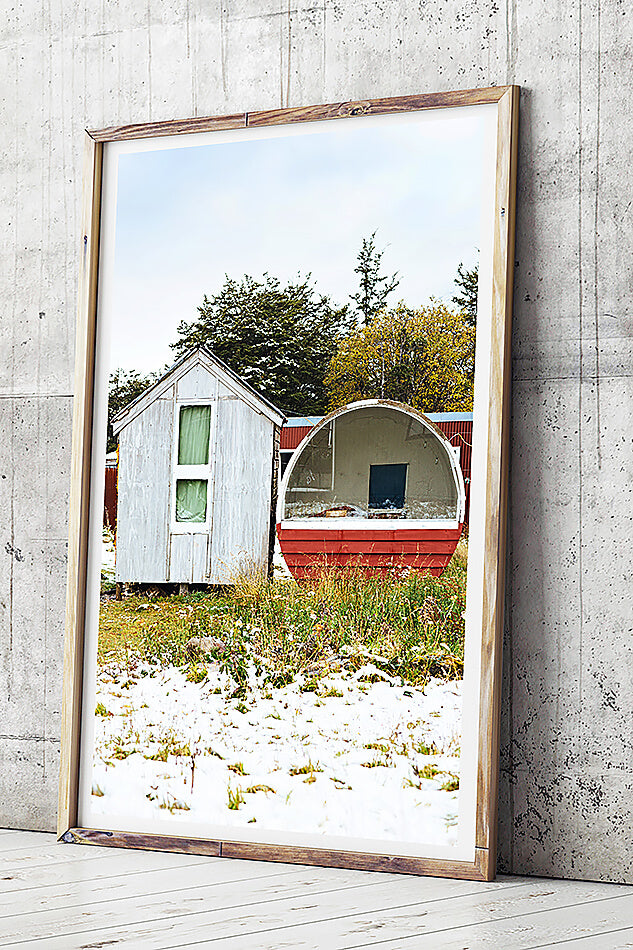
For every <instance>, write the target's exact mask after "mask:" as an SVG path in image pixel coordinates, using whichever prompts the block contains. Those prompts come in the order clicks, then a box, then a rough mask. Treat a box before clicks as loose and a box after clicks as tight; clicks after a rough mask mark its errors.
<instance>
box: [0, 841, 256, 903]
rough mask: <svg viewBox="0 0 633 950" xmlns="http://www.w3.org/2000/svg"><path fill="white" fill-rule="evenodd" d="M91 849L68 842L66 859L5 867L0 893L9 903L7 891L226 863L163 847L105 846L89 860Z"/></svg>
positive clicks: (12, 893)
mask: <svg viewBox="0 0 633 950" xmlns="http://www.w3.org/2000/svg"><path fill="white" fill-rule="evenodd" d="M77 851H79V852H80V856H78V857H75V855H76V853H77ZM87 851H88V849H87V848H81V849H79V848H78V847H77V848H74V847H68V846H64V852H65V854H67V855H69V857H68V858H67V859H66V860H65V861H64V860H62V861H60V862H55V863H51V862H50V861H46V862H45V863H43V864H38V865H36V866H31V865H25V866H20V867H17V868H10V867H9V868H3V869H2V877H0V897H1V898H2V900H3V901H4V902H6V903H7V904H8V899H7V895H14V894H19V893H21V892H22V891H37V890H38V889H39V888H42V889H46V888H63V887H67V886H68V887H73V886H74V885H75V884H77V882H80V883H81V882H85V881H93V882H96V881H102V880H106V879H115V878H117V879H118V878H127V877H133V876H134V875H137V874H138V875H141V877H143V876H144V875H147V874H152V873H153V872H154V871H156V870H162V869H167V870H168V871H169V873H171V874H178V873H179V872H180V870H181V869H183V868H186V867H190V866H193V867H198V866H200V865H203V866H205V867H206V866H207V865H210V864H211V862H212V861H217V863H218V864H219V865H221V866H222V867H224V864H223V862H222V860H221V859H220V858H218V859H212V858H206V857H204V856H203V855H196V854H191V855H172V854H165V853H164V852H162V851H131V850H128V851H118V850H112V851H109V850H107V849H104V850H103V851H101V850H99V853H95V851H92V860H89V858H90V855H88V854H87V853H86V852H87ZM87 858H88V860H87ZM244 863H247V862H244ZM258 866H259V865H256V867H258ZM148 882H149V878H147V879H146V885H147V888H148V889H149V888H150V887H151V885H150V884H149V883H148ZM12 900H13V898H11V901H12Z"/></svg>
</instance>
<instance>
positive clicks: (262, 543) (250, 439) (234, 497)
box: [211, 386, 274, 584]
mask: <svg viewBox="0 0 633 950" xmlns="http://www.w3.org/2000/svg"><path fill="white" fill-rule="evenodd" d="M217 406H218V412H217V433H218V438H217V441H216V444H215V451H216V458H215V479H214V481H215V485H214V507H213V523H212V530H211V575H212V577H213V583H215V584H226V583H230V582H231V581H232V580H234V579H235V574H236V573H238V572H239V571H241V570H243V569H248V568H250V567H256V568H259V569H262V568H264V567H265V565H267V563H268V548H269V535H270V508H271V482H270V477H271V476H270V473H271V470H272V463H273V449H274V431H273V430H274V426H273V425H272V423H271V422H270V421H269V420H268V419H267V418H266V417H265V416H263V415H259V414H257V413H254V412H253V410H252V409H250V408H249V407H248V406H247V405H246V404H245V403H244V402H242V400H241V399H239V398H238V397H237V396H235V395H234V394H233V393H231V392H229V390H228V389H224V388H223V387H222V386H220V392H219V398H218V403H217Z"/></svg>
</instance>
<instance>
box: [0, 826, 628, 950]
mask: <svg viewBox="0 0 633 950" xmlns="http://www.w3.org/2000/svg"><path fill="white" fill-rule="evenodd" d="M123 946H125V947H126V948H127V947H133V948H135V950H137V948H138V950H185V948H192V950H193V948H195V950H205V948H208V950H224V948H227V950H229V948H230V950H324V948H326V950H369V948H372V947H373V948H375V950H484V948H485V950H492V948H494V950H497V948H498V950H545V948H547V947H552V948H557V950H633V888H631V887H628V886H626V885H609V884H599V883H598V884H592V883H586V882H579V881H551V880H546V879H539V878H532V879H531V878H519V877H503V878H500V879H498V880H497V881H495V882H492V883H489V884H482V883H477V882H471V881H456V880H445V879H441V878H424V877H415V876H407V875H397V874H382V873H374V872H368V871H347V870H344V869H341V868H318V867H302V866H299V865H283V864H272V863H267V862H256V861H239V860H236V861H233V860H228V859H226V858H208V857H201V856H194V855H181V854H165V853H161V852H148V851H132V850H122V849H121V850H119V849H111V848H100V847H87V846H85V845H63V844H58V843H56V842H55V838H54V836H53V835H43V834H39V833H33V832H11V831H6V832H3V833H0V947H2V948H3V950H18V948H20V950H88V948H96V947H108V948H110V950H116V948H117V947H123Z"/></svg>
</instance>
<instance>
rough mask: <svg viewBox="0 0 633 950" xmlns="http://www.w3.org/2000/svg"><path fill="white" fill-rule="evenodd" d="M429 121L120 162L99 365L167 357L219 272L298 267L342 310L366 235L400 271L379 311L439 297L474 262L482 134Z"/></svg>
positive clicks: (467, 118)
mask: <svg viewBox="0 0 633 950" xmlns="http://www.w3.org/2000/svg"><path fill="white" fill-rule="evenodd" d="M435 115H436V117H435V118H434V117H430V118H429V114H428V113H425V114H421V115H420V119H419V120H418V119H417V118H416V117H415V116H413V117H412V116H408V117H406V119H403V120H398V119H397V118H395V117H394V118H392V119H391V120H390V121H389V122H387V123H384V124H382V125H381V126H376V125H375V124H373V123H367V124H365V125H363V122H362V120H354V121H351V122H344V121H340V122H336V123H333V124H332V125H330V126H327V131H321V129H322V128H323V126H320V127H319V131H315V132H310V133H309V134H305V135H292V134H291V135H287V136H286V135H284V136H282V137H271V138H265V139H259V140H245V141H243V142H232V143H219V144H218V143H216V144H209V145H202V146H196V147H190V148H175V149H168V150H163V151H154V152H140V153H133V154H123V155H121V156H120V158H119V168H118V197H117V216H116V250H115V262H114V272H113V315H114V316H113V333H112V354H111V366H112V367H115V366H123V367H125V368H129V369H132V368H134V369H139V370H142V371H148V370H152V369H159V368H161V367H162V366H163V365H164V364H165V363H166V362H171V361H172V358H173V353H172V351H171V350H170V349H169V343H171V342H174V340H175V339H176V327H177V325H178V323H179V322H180V321H181V320H183V319H184V320H187V321H189V320H193V319H196V317H197V310H196V307H197V306H198V305H199V304H201V303H202V297H203V295H204V294H205V293H206V294H207V295H208V296H212V295H213V294H215V293H217V292H218V291H219V290H220V288H221V286H222V283H223V281H224V275H225V274H228V275H229V276H230V277H233V278H236V279H239V278H240V277H242V275H244V274H245V273H247V274H251V275H252V276H254V277H261V275H262V273H263V272H264V271H268V272H269V273H270V274H271V275H274V276H276V277H279V278H280V280H281V281H282V283H283V282H285V281H286V280H289V279H292V278H295V277H297V275H298V274H300V275H302V276H305V275H307V273H308V272H311V274H312V278H313V282H314V283H315V285H316V287H317V290H318V291H320V292H321V293H324V294H329V295H330V297H331V299H332V301H333V302H334V303H336V304H338V305H342V304H344V303H346V302H348V301H349V294H351V293H354V292H355V291H356V289H357V286H358V284H357V280H358V276H357V275H356V274H354V267H355V266H356V256H357V254H358V251H359V248H360V245H361V241H362V239H363V237H369V235H370V234H371V233H372V231H377V235H376V244H377V246H378V248H380V249H383V248H384V256H383V272H386V273H389V274H391V273H393V272H394V271H396V270H397V271H399V275H400V285H399V286H398V288H397V289H396V291H395V292H394V293H393V295H392V297H391V300H390V303H392V304H395V303H396V302H397V300H399V299H403V300H404V301H405V302H406V303H407V304H409V305H410V306H421V305H423V304H425V303H427V302H428V299H429V297H430V296H435V297H439V298H442V299H444V300H445V301H446V302H447V303H448V302H450V298H451V297H452V296H453V294H454V293H455V287H454V284H453V279H454V277H455V274H456V271H457V265H458V264H459V262H460V261H463V262H464V264H465V265H466V266H468V267H471V266H472V265H473V264H474V263H475V262H476V260H477V247H478V244H479V233H480V213H481V207H480V196H481V181H482V159H483V144H484V129H483V122H482V121H481V119H480V117H479V116H478V115H477V111H476V110H472V112H470V113H466V114H465V113H464V112H463V111H461V112H460V115H459V117H456V118H453V117H447V116H448V114H447V113H444V115H442V114H439V113H437V114H435ZM211 141H212V139H211Z"/></svg>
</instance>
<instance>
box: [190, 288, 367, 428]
mask: <svg viewBox="0 0 633 950" xmlns="http://www.w3.org/2000/svg"><path fill="white" fill-rule="evenodd" d="M198 313H199V317H198V319H197V320H194V321H192V322H191V323H187V322H185V321H183V322H182V323H181V324H180V325H179V327H178V331H177V332H178V339H177V340H176V342H175V343H172V344H171V346H172V349H173V350H174V351H175V352H176V354H177V355H178V356H181V355H182V354H183V353H186V352H187V351H188V350H189V349H191V348H192V347H194V346H197V345H203V346H206V347H208V348H209V349H210V350H211V351H212V352H213V353H214V354H215V355H216V356H217V357H219V359H221V360H222V361H223V362H224V363H226V364H227V366H229V367H230V368H231V369H232V370H233V372H235V373H237V374H238V375H239V376H241V377H242V378H243V379H244V380H246V382H248V383H250V385H251V386H253V387H254V388H255V389H256V390H257V391H258V392H260V393H261V394H262V395H263V396H265V397H266V398H267V399H269V400H270V401H271V402H272V403H274V404H275V405H276V406H278V407H279V408H280V409H281V410H282V411H283V412H286V413H288V414H293V415H313V414H317V413H321V412H323V411H324V410H325V408H326V406H327V392H326V390H325V386H324V383H323V378H324V376H325V373H326V371H327V368H328V365H329V363H330V360H331V359H332V356H333V355H334V353H335V351H336V347H337V345H338V342H339V340H340V338H341V336H342V334H343V333H344V332H345V331H346V330H347V329H348V328H349V314H348V307H347V306H344V307H335V306H333V305H332V304H331V302H330V299H329V297H327V296H324V295H321V294H318V293H317V292H316V290H315V288H314V286H313V285H312V284H311V282H310V275H308V276H307V277H306V278H305V279H302V278H300V277H299V278H297V280H296V281H294V282H293V281H290V282H289V283H287V284H286V285H285V286H282V285H281V283H280V281H279V280H277V279H276V278H274V277H271V276H270V275H269V274H264V275H263V278H262V280H256V279H255V278H253V277H249V276H248V275H245V276H244V277H242V279H241V280H233V279H231V278H229V277H228V276H227V277H226V278H225V281H224V285H223V286H222V288H221V290H220V291H219V293H217V294H216V295H215V296H213V297H207V296H205V297H204V299H203V303H202V306H200V307H198Z"/></svg>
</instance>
